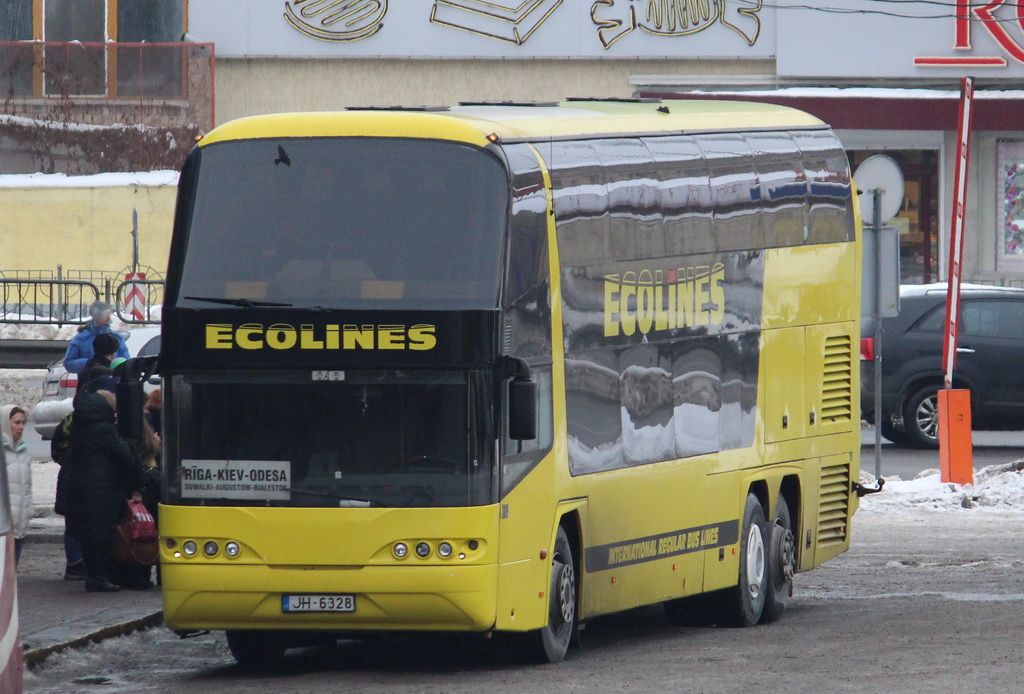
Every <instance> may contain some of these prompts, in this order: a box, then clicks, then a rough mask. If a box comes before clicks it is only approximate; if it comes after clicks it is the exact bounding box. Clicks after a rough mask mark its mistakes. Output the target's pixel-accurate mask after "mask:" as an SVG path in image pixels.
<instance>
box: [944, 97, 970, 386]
mask: <svg viewBox="0 0 1024 694" xmlns="http://www.w3.org/2000/svg"><path fill="white" fill-rule="evenodd" d="M973 104H974V78H973V77H963V78H961V80H960V123H959V126H958V127H959V130H958V132H957V142H958V146H957V157H956V174H955V178H954V185H953V222H952V224H951V226H950V233H949V274H948V276H947V281H948V288H947V290H946V323H945V326H946V337H945V340H944V341H943V343H942V366H943V371H944V372H945V386H946V388H947V389H948V388H952V387H953V365H954V363H955V362H956V338H957V329H958V326H959V322H960V273H961V269H962V267H963V253H964V198H965V196H966V194H967V155H968V153H969V152H970V145H971V116H972V113H973Z"/></svg>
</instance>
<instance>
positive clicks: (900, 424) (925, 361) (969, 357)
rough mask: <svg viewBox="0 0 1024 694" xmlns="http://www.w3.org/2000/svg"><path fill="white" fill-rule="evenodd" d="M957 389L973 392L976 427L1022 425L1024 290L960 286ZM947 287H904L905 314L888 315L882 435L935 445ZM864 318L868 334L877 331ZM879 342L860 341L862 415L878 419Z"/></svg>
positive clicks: (884, 336)
mask: <svg viewBox="0 0 1024 694" xmlns="http://www.w3.org/2000/svg"><path fill="white" fill-rule="evenodd" d="M960 302H961V303H960V323H959V336H958V338H957V354H956V363H955V365H954V367H953V388H966V389H968V390H970V391H971V424H972V428H973V429H975V430H986V429H987V430H1003V431H1017V430H1024V289H1016V288H1004V287H987V286H983V285H976V284H965V285H961V291H960ZM945 311H946V285H945V284H929V285H904V286H902V287H900V315H899V316H898V317H896V318H883V319H882V343H881V349H882V400H881V402H882V417H881V428H882V435H883V436H884V437H885V438H887V439H889V440H890V441H892V442H893V443H898V444H910V445H914V446H918V447H922V448H937V447H938V445H939V441H938V433H939V430H938V416H939V409H938V396H937V395H936V393H937V391H938V390H939V389H940V388H942V386H943V375H944V374H943V372H944V369H943V365H942V339H943V323H944V322H945V317H946V315H945ZM871 328H872V325H871V321H865V324H864V331H865V332H864V333H863V334H864V335H871V334H872V333H873V331H872V329H871ZM873 350H874V339H873V338H872V337H866V338H863V339H862V340H861V380H860V383H861V390H860V395H861V415H862V416H863V418H864V419H865V420H867V421H868V422H872V423H873V422H874V421H875V416H874V408H875V387H874V386H875V368H874V367H875V364H874V362H873V361H872V359H873V354H874V351H873Z"/></svg>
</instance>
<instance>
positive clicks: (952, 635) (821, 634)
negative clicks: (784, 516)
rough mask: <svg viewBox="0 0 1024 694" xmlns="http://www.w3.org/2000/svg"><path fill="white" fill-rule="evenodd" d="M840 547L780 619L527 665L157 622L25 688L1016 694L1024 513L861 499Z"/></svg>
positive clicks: (591, 633) (594, 646)
mask: <svg viewBox="0 0 1024 694" xmlns="http://www.w3.org/2000/svg"><path fill="white" fill-rule="evenodd" d="M863 502H864V505H863V506H862V508H861V510H860V511H859V512H858V513H857V515H856V516H855V518H854V522H853V526H852V533H853V547H852V549H851V550H850V552H848V553H846V554H844V555H842V556H840V557H838V558H836V559H834V560H832V561H830V562H828V563H826V564H825V565H823V566H821V567H819V568H817V569H815V570H814V571H811V572H808V573H805V574H799V575H798V576H797V577H796V595H795V596H794V601H793V603H792V605H791V608H790V610H789V611H788V612H787V614H785V615H784V616H783V618H782V620H781V621H779V622H777V623H775V624H772V625H768V626H764V625H762V626H758V627H755V628H753V629H719V628H703V629H701V628H677V627H672V626H670V625H669V624H668V623H667V622H666V621H665V619H664V617H663V616H662V613H661V611H660V609H658V608H644V609H640V610H632V611H630V612H627V613H623V614H620V615H614V616H610V617H604V618H598V619H594V620H592V621H591V622H589V623H588V626H587V630H586V631H585V632H583V635H582V641H583V648H582V649H578V650H572V651H570V654H569V657H568V659H567V660H566V661H565V662H563V663H559V664H557V665H549V666H524V665H518V664H516V663H514V662H512V661H511V660H510V659H509V657H508V656H507V654H505V653H503V652H502V651H500V650H496V649H495V648H493V647H489V646H488V644H486V643H482V642H477V641H474V640H472V639H465V638H461V637H452V636H449V635H445V636H444V637H441V638H439V637H436V636H435V637H430V636H425V635H421V636H408V637H393V638H389V639H369V640H366V641H340V642H339V643H338V644H337V645H336V646H334V647H331V648H318V649H307V650H296V651H292V652H290V653H289V655H288V656H287V657H286V659H285V663H284V664H283V666H281V667H280V668H277V669H275V670H273V671H272V672H268V673H262V674H258V673H253V672H249V671H246V670H245V669H244V668H241V667H239V666H237V665H235V664H234V663H233V662H232V659H231V656H230V654H229V653H228V651H227V646H226V643H225V641H224V637H223V635H222V634H220V633H214V634H206V635H202V636H199V637H196V638H192V639H185V640H179V639H178V638H177V637H176V636H174V634H172V633H170V632H169V631H167V630H166V629H164V628H158V629H152V630H150V631H148V632H145V633H142V634H136V635H133V636H129V637H124V638H121V639H115V640H113V641H109V642H104V643H103V644H99V645H98V646H93V647H90V648H88V649H85V650H83V651H80V652H77V653H76V654H75V655H74V656H73V657H68V658H61V657H55V658H53V659H52V660H48V661H47V662H46V664H45V665H44V666H43V667H42V668H40V669H38V670H36V671H33V673H32V674H31V676H30V680H29V682H28V683H27V685H28V686H27V688H26V691H27V692H30V693H32V694H44V693H45V694H57V693H61V694H63V693H65V692H68V691H76V692H79V691H80V692H103V693H104V694H114V693H115V692H117V693H124V694H129V693H134V692H141V691H159V692H187V693H188V694H203V693H205V692H211V693H217V694H219V693H221V692H228V691H230V692H243V691H244V692H252V693H253V694H284V693H285V692H302V693H303V694H313V693H316V692H325V693H326V692H337V691H346V692H381V691H388V692H438V693H440V692H446V693H449V694H454V693H459V692H467V693H468V692H474V693H475V692H481V691H486V692H489V693H490V694H504V693H506V692H507V693H508V694H524V693H528V692H529V693H532V692H623V691H628V692H652V693H654V692H657V693H659V694H660V693H661V692H709V693H710V692H713V693H714V694H731V693H732V692H736V693H737V694H750V692H758V691H769V692H782V691H784V692H787V694H820V693H821V692H851V693H856V694H865V693H871V692H886V693H892V694H902V693H903V692H908V693H909V692H915V693H917V692H1012V691H1019V690H1020V675H1021V664H1020V643H1019V641H1020V639H1019V638H1018V635H1019V632H1020V614H1021V607H1022V605H1024V588H1022V586H1024V562H1022V561H1021V559H1020V557H1021V556H1024V513H1021V512H1005V511H1003V512H994V511H979V510H974V511H966V510H963V509H957V510H952V509H950V510H945V511H927V510H924V511H903V512H901V513H899V514H898V515H892V514H891V513H890V512H889V511H888V510H886V509H883V508H879V509H878V510H872V509H871V508H870V505H871V502H870V497H865V499H864V500H863Z"/></svg>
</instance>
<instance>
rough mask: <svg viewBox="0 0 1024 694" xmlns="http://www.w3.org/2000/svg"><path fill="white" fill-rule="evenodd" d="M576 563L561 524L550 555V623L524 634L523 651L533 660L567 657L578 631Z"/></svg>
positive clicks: (530, 660) (546, 660) (539, 661)
mask: <svg viewBox="0 0 1024 694" xmlns="http://www.w3.org/2000/svg"><path fill="white" fill-rule="evenodd" d="M577 593H578V586H577V584H576V565H575V562H574V561H573V556H572V545H570V544H569V535H568V534H567V533H566V532H565V528H564V527H562V526H559V527H558V535H557V536H556V537H555V551H554V552H553V553H552V555H551V583H550V585H549V587H548V624H547V626H545V627H542V628H540V629H537V630H536V631H531V632H528V633H526V634H523V635H522V636H523V639H522V649H521V655H522V657H523V659H524V660H526V661H527V662H532V663H557V662H559V661H560V660H562V659H563V658H565V654H566V652H567V651H568V650H569V642H570V641H571V640H572V636H573V633H574V632H575V631H576V603H577Z"/></svg>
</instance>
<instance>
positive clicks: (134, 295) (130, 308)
mask: <svg viewBox="0 0 1024 694" xmlns="http://www.w3.org/2000/svg"><path fill="white" fill-rule="evenodd" d="M124 279H125V290H126V291H125V296H124V308H125V313H127V314H128V315H129V316H131V317H132V318H133V319H134V320H137V321H143V320H146V285H144V284H136V283H135V281H139V282H144V281H145V280H146V273H144V272H129V273H128V274H127V275H125V278H124Z"/></svg>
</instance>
